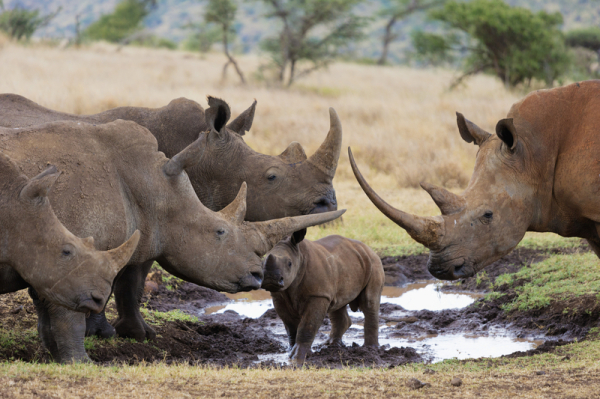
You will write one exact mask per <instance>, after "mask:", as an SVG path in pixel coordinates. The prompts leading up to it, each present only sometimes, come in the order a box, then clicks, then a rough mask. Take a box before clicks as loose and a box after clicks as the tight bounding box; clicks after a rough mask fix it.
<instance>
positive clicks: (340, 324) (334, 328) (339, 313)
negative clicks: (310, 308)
mask: <svg viewBox="0 0 600 399" xmlns="http://www.w3.org/2000/svg"><path fill="white" fill-rule="evenodd" d="M329 320H331V333H330V334H329V339H328V340H327V342H325V345H342V336H343V335H344V333H345V332H346V331H348V328H350V325H352V320H350V316H348V307H347V306H343V307H341V308H339V309H338V310H336V311H333V312H330V313H329Z"/></svg>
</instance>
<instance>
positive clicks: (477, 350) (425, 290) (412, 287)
mask: <svg viewBox="0 0 600 399" xmlns="http://www.w3.org/2000/svg"><path fill="white" fill-rule="evenodd" d="M443 288H444V284H443V283H440V282H439V281H431V280H426V281H421V282H417V283H413V284H407V285H406V286H404V287H384V289H383V293H382V297H381V303H382V312H381V320H380V328H379V343H380V345H381V346H382V349H383V350H384V351H385V350H389V349H391V348H398V349H405V348H412V349H414V350H415V351H416V353H417V354H418V355H420V356H421V357H422V358H423V360H426V361H432V362H437V361H441V360H444V359H450V358H458V359H467V358H478V357H498V356H502V355H507V354H510V353H513V352H517V351H523V352H524V351H528V350H532V349H535V348H536V347H537V346H538V345H540V344H541V343H543V341H541V340H534V339H525V338H517V337H515V336H514V335H513V334H510V333H509V332H508V331H506V330H504V329H500V328H495V329H492V330H491V331H486V332H479V333H477V334H465V333H461V332H448V333H441V334H438V333H435V332H434V328H435V326H431V328H426V327H425V328H420V329H419V328H417V329H412V330H411V329H410V328H409V329H407V330H406V331H402V327H404V325H406V324H409V325H411V324H414V323H416V322H417V321H422V320H421V319H422V317H418V316H419V314H418V313H419V311H429V312H437V311H442V310H454V311H458V310H459V309H463V308H465V307H467V306H469V305H470V304H472V303H473V302H475V301H476V300H477V299H479V298H481V297H482V296H483V295H482V294H479V293H471V292H448V291H445V290H443ZM226 295H227V297H228V298H229V299H231V300H232V302H230V303H227V304H220V305H217V306H211V307H207V308H206V309H204V312H203V313H204V314H205V315H212V316H213V317H215V320H216V317H217V315H219V314H225V313H226V312H227V313H231V312H229V311H232V312H236V313H237V314H238V315H239V316H240V317H242V318H251V319H263V318H267V319H270V320H271V322H270V323H269V325H268V326H267V328H268V329H269V330H271V331H272V333H273V334H274V337H275V338H276V339H277V340H279V341H280V342H281V344H282V345H284V346H285V345H287V335H286V333H285V328H284V326H283V323H282V322H281V321H280V320H279V318H278V317H277V316H276V313H275V310H274V309H273V304H272V301H271V296H270V294H269V293H268V292H266V291H264V290H259V291H253V292H248V293H240V294H226ZM348 314H349V315H350V317H351V319H352V322H353V324H352V326H351V327H350V328H349V329H348V331H347V332H346V334H345V335H344V339H343V341H344V344H345V345H346V347H350V348H351V347H353V345H354V346H361V345H362V344H363V342H364V337H363V331H364V328H363V320H364V319H363V314H362V313H361V312H360V311H359V312H352V311H348ZM259 322H260V321H259ZM417 324H423V323H417ZM430 324H431V323H430ZM398 327H401V328H400V329H399V328H398ZM330 330H331V326H330V324H329V320H327V319H326V320H325V322H324V323H323V326H321V328H320V329H319V333H318V334H317V337H316V339H315V342H314V345H313V350H315V351H319V350H322V349H323V348H322V345H323V343H324V342H325V341H326V340H327V338H328V336H329V332H330ZM465 330H466V329H465ZM258 358H259V360H260V361H273V362H276V363H280V364H281V363H282V364H288V358H287V354H286V353H283V354H282V353H278V354H262V355H258Z"/></svg>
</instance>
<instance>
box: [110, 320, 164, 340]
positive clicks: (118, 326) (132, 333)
mask: <svg viewBox="0 0 600 399" xmlns="http://www.w3.org/2000/svg"><path fill="white" fill-rule="evenodd" d="M114 327H115V330H116V332H117V335H118V336H119V337H123V338H133V339H135V340H136V341H138V342H143V341H144V340H149V341H151V340H153V339H155V338H156V331H154V329H153V328H152V327H150V326H149V325H148V324H146V322H145V321H144V319H142V317H141V316H138V317H135V318H125V317H122V318H120V319H118V320H117V321H116V322H115V324H114Z"/></svg>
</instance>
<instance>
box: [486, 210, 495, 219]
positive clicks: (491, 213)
mask: <svg viewBox="0 0 600 399" xmlns="http://www.w3.org/2000/svg"><path fill="white" fill-rule="evenodd" d="M493 216H494V212H492V211H487V212H486V213H484V214H483V217H484V218H486V219H491V218H492V217H493Z"/></svg>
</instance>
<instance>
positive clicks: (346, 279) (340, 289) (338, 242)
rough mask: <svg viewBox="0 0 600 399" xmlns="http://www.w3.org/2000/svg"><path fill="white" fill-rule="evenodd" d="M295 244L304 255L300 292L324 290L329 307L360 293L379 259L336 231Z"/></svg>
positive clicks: (361, 245)
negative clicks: (329, 302) (332, 233)
mask: <svg viewBox="0 0 600 399" xmlns="http://www.w3.org/2000/svg"><path fill="white" fill-rule="evenodd" d="M299 245H300V251H302V254H303V255H304V257H305V259H306V273H305V274H304V279H303V281H302V285H303V288H302V292H303V295H307V296H309V295H313V296H325V295H324V294H325V293H327V294H328V295H329V297H330V299H331V301H332V305H331V309H330V311H333V310H336V309H338V308H339V307H341V306H344V305H346V304H348V303H349V302H350V301H352V300H354V299H355V298H356V297H357V296H358V294H360V292H361V291H362V290H363V289H364V288H365V287H366V285H367V283H368V282H369V279H370V278H371V274H372V273H373V269H374V268H376V267H377V264H374V263H375V262H376V260H379V258H378V257H377V255H376V254H375V253H374V252H373V251H372V250H371V249H370V248H369V247H368V246H366V245H365V244H363V243H362V242H360V241H356V240H351V239H348V238H346V237H342V236H339V235H331V236H327V237H325V238H322V239H320V240H317V241H312V242H311V241H308V240H303V241H302V242H301V243H300V244H299ZM379 267H380V268H381V262H379ZM381 272H383V268H381ZM319 293H320V295H319Z"/></svg>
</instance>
